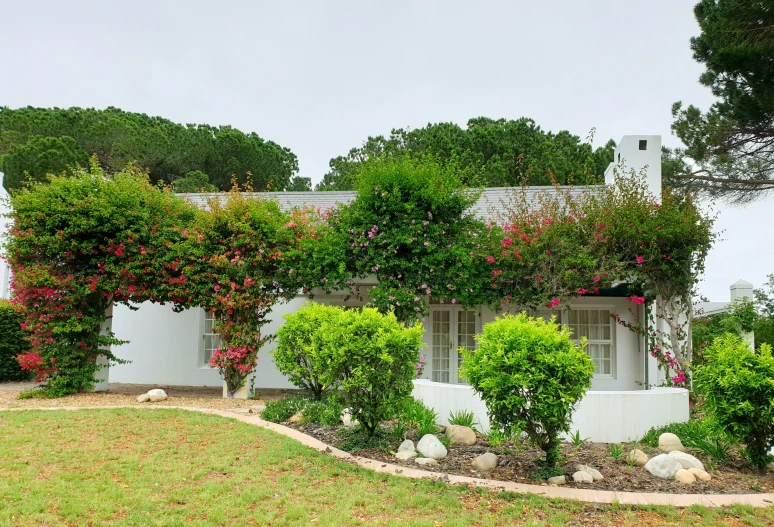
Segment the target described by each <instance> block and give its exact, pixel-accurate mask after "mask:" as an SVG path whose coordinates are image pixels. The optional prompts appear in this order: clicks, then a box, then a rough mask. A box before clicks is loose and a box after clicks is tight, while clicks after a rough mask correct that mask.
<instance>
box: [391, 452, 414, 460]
mask: <svg viewBox="0 0 774 527" xmlns="http://www.w3.org/2000/svg"><path fill="white" fill-rule="evenodd" d="M415 457H417V453H416V452H414V451H413V450H412V451H410V452H409V451H408V450H403V451H401V452H398V453H397V454H395V459H400V460H401V461H408V460H409V459H414V458H415Z"/></svg>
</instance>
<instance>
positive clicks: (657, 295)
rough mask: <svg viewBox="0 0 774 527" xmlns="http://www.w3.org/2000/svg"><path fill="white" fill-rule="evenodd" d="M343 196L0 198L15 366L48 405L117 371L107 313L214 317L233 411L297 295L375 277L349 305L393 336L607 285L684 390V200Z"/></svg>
mask: <svg viewBox="0 0 774 527" xmlns="http://www.w3.org/2000/svg"><path fill="white" fill-rule="evenodd" d="M357 181H358V185H359V187H358V193H357V198H356V199H355V200H354V201H353V202H352V203H350V204H346V205H344V204H342V205H341V206H337V207H332V208H331V209H328V210H320V209H297V210H293V211H283V210H282V209H281V208H280V207H279V205H278V204H277V203H276V202H274V201H270V200H265V199H260V198H257V199H256V198H255V197H254V196H250V195H247V194H245V193H242V192H239V191H238V190H236V189H235V190H234V191H233V192H231V193H228V194H225V195H223V194H222V195H218V196H217V197H216V198H214V199H212V200H210V202H209V203H208V204H207V209H206V210H202V209H199V208H197V207H195V206H193V205H190V204H188V203H187V202H185V201H184V200H183V199H182V198H180V197H177V196H175V195H173V194H172V193H171V192H170V191H168V190H164V189H159V188H157V187H153V186H152V185H150V184H149V183H148V180H147V177H146V176H145V175H144V174H142V173H141V172H139V171H137V170H135V169H133V168H131V167H129V168H128V169H126V170H125V171H123V172H121V173H118V174H114V175H112V176H110V177H108V176H107V175H105V174H104V173H102V172H101V171H100V170H99V168H98V167H97V166H96V165H94V166H92V167H91V170H90V172H85V171H77V172H75V173H74V174H73V175H72V177H68V178H64V177H54V178H52V179H51V181H50V183H49V184H34V185H32V186H31V187H30V188H29V189H25V190H22V191H20V192H17V193H15V194H14V195H13V196H12V205H13V209H14V211H13V213H12V219H13V226H12V229H11V232H10V237H9V242H8V251H7V254H8V260H9V262H10V264H11V266H12V268H13V273H14V280H13V284H12V287H13V292H14V302H15V303H16V305H17V306H18V307H19V309H20V310H22V311H23V313H24V315H25V318H26V320H25V323H24V329H25V330H26V331H28V332H29V333H30V343H31V349H30V352H29V353H26V354H24V355H23V356H20V357H19V359H18V360H19V362H20V364H22V366H23V367H24V368H26V369H28V370H30V371H33V372H35V374H36V375H37V376H38V377H39V378H45V379H46V380H47V381H48V386H47V388H46V391H47V393H48V394H49V395H62V394H66V393H72V392H74V391H78V390H83V389H88V388H89V387H90V386H92V385H93V382H94V374H95V372H96V371H97V370H98V369H99V368H100V366H99V365H98V361H97V359H98V357H99V356H100V355H103V356H104V357H106V358H107V359H108V362H113V363H116V362H120V361H121V360H120V359H119V358H118V357H117V356H116V355H114V353H113V350H112V347H113V346H116V345H119V344H121V342H120V341H119V340H117V339H116V338H115V336H114V335H113V334H112V333H111V332H110V331H109V327H108V321H109V313H110V306H112V305H114V304H116V303H122V304H129V305H133V304H137V303H140V302H144V301H153V302H168V303H171V304H173V306H174V308H175V309H178V310H180V309H184V308H186V307H196V306H198V307H202V308H203V309H205V310H207V311H209V312H211V313H213V314H214V315H215V319H216V323H215V327H214V330H215V332H217V333H219V334H220V335H221V338H222V346H221V348H220V349H218V350H216V352H215V354H214V356H213V359H212V365H213V366H214V367H216V368H218V369H219V371H220V373H221V375H222V376H223V377H224V379H225V381H226V384H227V387H228V392H229V393H230V394H233V392H234V391H235V390H237V389H238V388H239V387H240V386H242V384H243V383H244V382H245V379H246V377H247V376H248V375H249V374H250V373H251V372H252V371H254V369H255V367H256V363H257V355H258V350H259V349H260V348H261V346H263V345H264V344H265V343H266V342H268V341H269V340H270V339H271V338H272V336H271V335H266V334H264V333H263V332H262V328H263V326H264V325H265V324H266V323H267V322H268V318H267V317H268V316H269V314H270V313H271V309H272V307H273V306H274V305H276V304H277V303H278V302H283V301H286V300H288V299H289V298H292V297H294V296H295V295H296V294H297V292H299V291H303V292H307V293H310V294H311V293H312V292H314V291H315V290H324V291H332V290H339V291H342V290H349V291H350V292H353V293H354V294H359V292H358V291H357V289H356V288H357V283H358V282H359V281H362V279H364V278H368V277H375V278H376V280H375V281H374V282H375V285H374V287H373V288H371V289H370V291H369V292H368V293H367V296H366V295H363V300H364V301H365V302H367V303H369V304H370V305H373V306H375V307H377V308H379V309H380V310H381V311H383V312H388V311H393V312H394V313H395V315H396V317H397V318H398V319H399V320H401V321H404V322H408V323H415V322H417V321H418V320H420V319H422V317H424V316H425V315H426V313H427V312H428V306H429V305H430V303H431V302H438V303H449V304H453V305H462V306H471V305H476V304H487V305H490V306H499V305H512V306H518V307H521V306H524V307H527V306H529V307H544V306H545V307H558V306H560V305H561V304H567V303H569V301H570V299H571V298H573V297H577V296H590V295H597V294H600V292H601V291H602V290H603V289H609V288H611V287H613V286H616V285H621V284H623V285H626V286H628V292H627V295H628V298H629V300H630V301H631V302H632V306H633V309H642V308H643V307H647V308H648V309H647V312H648V313H649V314H654V313H655V314H654V315H653V316H657V317H658V318H659V320H662V321H664V322H665V324H666V328H667V330H666V331H664V332H661V331H660V329H659V328H660V326H659V325H658V324H655V323H654V321H649V322H648V324H647V325H646V324H628V325H627V327H629V329H632V330H633V331H638V332H647V334H648V335H649V339H648V340H649V342H650V343H651V349H650V352H651V353H653V354H654V356H656V357H657V358H658V359H659V362H660V363H661V364H662V365H663V366H664V367H665V368H667V369H668V370H669V371H670V372H671V375H670V379H671V381H672V382H674V383H681V382H686V379H687V378H689V375H690V370H689V364H690V349H685V348H684V347H683V346H684V344H683V343H684V342H686V341H687V340H689V339H685V338H683V337H684V335H685V333H686V331H687V328H686V327H684V325H683V324H684V322H683V320H684V318H681V317H684V314H685V313H686V312H687V310H688V309H689V307H688V306H690V297H691V294H692V293H693V291H694V286H695V284H696V279H697V276H698V275H699V274H700V273H701V271H702V269H703V263H704V258H705V256H706V254H707V251H708V249H709V247H710V246H711V245H712V242H713V241H714V235H713V233H712V230H711V227H712V219H711V218H708V217H707V216H706V215H704V214H703V213H702V212H701V211H699V210H698V209H697V208H696V207H695V206H694V205H693V203H692V202H691V200H690V198H683V197H679V196H676V195H673V194H671V193H670V192H668V191H666V192H665V193H664V196H663V197H662V199H661V201H660V203H657V202H656V200H655V199H654V198H653V197H652V196H650V195H649V194H648V193H647V187H646V185H644V183H642V181H641V180H640V179H638V178H636V177H633V176H632V177H629V176H623V177H618V178H617V179H616V184H615V185H614V186H611V187H607V188H599V187H597V188H595V189H594V190H593V191H589V190H585V191H584V190H577V189H576V190H575V191H573V192H569V191H567V190H565V189H555V191H554V192H550V193H544V194H540V195H538V196H537V197H534V196H533V193H527V192H518V191H517V192H515V193H514V196H513V198H512V201H511V204H510V206H508V207H507V210H506V212H505V213H504V214H503V215H502V216H501V217H498V218H493V219H492V221H491V222H489V223H485V222H484V221H482V220H481V219H480V218H477V217H476V216H475V215H474V214H473V212H472V210H471V207H472V206H473V204H474V203H475V202H476V200H477V198H478V196H479V192H478V191H475V190H471V189H467V188H465V187H463V186H462V185H461V184H460V180H459V178H458V177H457V175H456V173H455V169H454V165H453V164H447V165H446V166H441V165H439V164H438V163H436V162H434V161H432V160H428V159H409V158H400V159H377V160H373V161H370V162H368V163H365V164H363V166H362V168H361V172H360V174H359V175H358V180H357ZM654 303H655V304H654ZM654 305H655V306H656V309H651V308H652V306H654ZM649 316H650V315H649ZM619 323H622V324H625V323H624V322H623V321H622V320H619ZM657 331H658V332H657ZM656 332H657V333H656Z"/></svg>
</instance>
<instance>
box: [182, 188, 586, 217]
mask: <svg viewBox="0 0 774 527" xmlns="http://www.w3.org/2000/svg"><path fill="white" fill-rule="evenodd" d="M598 188H601V187H599V186H589V187H558V188H557V189H554V187H527V188H526V189H524V191H525V192H526V194H527V199H528V200H529V201H530V202H535V201H536V200H537V196H538V195H539V194H540V193H543V192H549V193H554V192H567V191H569V192H570V193H572V194H573V195H580V194H581V193H583V192H587V191H594V190H595V189H598ZM520 191H521V187H492V188H485V189H483V191H482V193H481V196H480V197H479V198H478V201H477V202H476V204H475V205H473V207H472V211H473V212H474V213H475V214H476V216H478V217H479V218H483V219H494V218H495V217H496V216H497V214H498V213H500V212H503V211H504V210H505V206H506V204H507V203H508V202H509V200H510V199H511V196H513V195H514V193H516V192H520ZM355 194H356V193H355V191H353V190H348V191H338V192H256V193H255V195H256V196H261V197H264V198H268V199H273V200H276V201H277V203H279V205H280V207H282V208H283V209H286V210H287V209H292V208H294V207H321V208H323V209H329V208H330V207H332V206H333V205H344V204H347V203H349V202H350V201H352V200H354V199H355ZM178 195H179V196H182V197H183V198H185V199H187V200H188V201H190V202H191V203H193V204H195V205H198V206H205V205H206V203H207V200H208V199H209V198H212V197H215V196H218V195H222V194H219V193H206V194H178Z"/></svg>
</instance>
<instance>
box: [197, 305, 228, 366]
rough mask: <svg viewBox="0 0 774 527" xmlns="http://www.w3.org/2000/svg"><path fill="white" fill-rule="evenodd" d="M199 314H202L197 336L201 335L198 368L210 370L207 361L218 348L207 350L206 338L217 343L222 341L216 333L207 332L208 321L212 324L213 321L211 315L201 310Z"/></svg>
mask: <svg viewBox="0 0 774 527" xmlns="http://www.w3.org/2000/svg"><path fill="white" fill-rule="evenodd" d="M201 313H202V314H201V317H200V320H199V334H200V335H201V338H200V339H199V368H202V369H212V366H210V361H209V359H210V358H212V354H213V353H215V350H216V349H218V346H217V345H216V346H215V347H214V348H212V349H211V350H209V349H208V348H207V337H211V338H213V340H214V341H216V342H217V343H220V342H222V341H221V340H220V336H219V335H218V334H217V333H212V332H207V322H208V320H212V321H213V322H214V320H215V319H214V317H213V316H212V313H208V312H207V310H205V309H202V310H201ZM208 353H209V354H210V357H209V358H208V357H207V354H208Z"/></svg>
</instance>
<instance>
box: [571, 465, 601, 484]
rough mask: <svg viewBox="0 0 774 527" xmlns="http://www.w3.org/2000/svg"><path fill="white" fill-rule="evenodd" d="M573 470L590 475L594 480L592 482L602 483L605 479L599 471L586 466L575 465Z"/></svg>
mask: <svg viewBox="0 0 774 527" xmlns="http://www.w3.org/2000/svg"><path fill="white" fill-rule="evenodd" d="M575 470H577V471H579V472H586V473H587V474H590V475H591V477H592V478H594V481H602V480H603V479H605V476H603V475H602V473H601V472H600V471H598V470H597V469H595V468H592V467H590V466H588V465H575Z"/></svg>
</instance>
